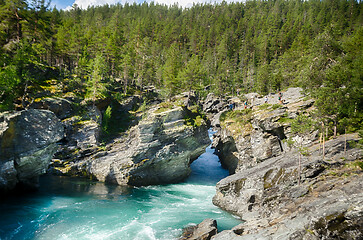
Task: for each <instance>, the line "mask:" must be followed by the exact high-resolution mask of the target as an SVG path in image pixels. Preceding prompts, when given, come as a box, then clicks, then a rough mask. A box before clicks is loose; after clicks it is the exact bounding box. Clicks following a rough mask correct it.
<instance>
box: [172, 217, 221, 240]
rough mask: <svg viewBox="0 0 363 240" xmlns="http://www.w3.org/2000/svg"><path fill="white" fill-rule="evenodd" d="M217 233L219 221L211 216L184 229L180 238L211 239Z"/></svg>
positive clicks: (181, 239)
mask: <svg viewBox="0 0 363 240" xmlns="http://www.w3.org/2000/svg"><path fill="white" fill-rule="evenodd" d="M216 234H217V221H216V220H214V219H211V218H207V219H204V220H203V222H201V223H199V224H198V225H196V226H191V227H187V228H185V229H184V231H183V234H182V237H181V238H179V239H180V240H210V239H211V238H212V237H213V236H214V235H216Z"/></svg>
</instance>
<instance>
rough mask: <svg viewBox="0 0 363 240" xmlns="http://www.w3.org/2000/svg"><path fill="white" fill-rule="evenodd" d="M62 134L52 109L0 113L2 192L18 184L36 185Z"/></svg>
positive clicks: (0, 174) (0, 187) (0, 181)
mask: <svg viewBox="0 0 363 240" xmlns="http://www.w3.org/2000/svg"><path fill="white" fill-rule="evenodd" d="M63 135H64V129H63V126H62V124H61V122H60V121H59V119H58V118H57V117H56V116H55V114H54V113H53V112H51V111H48V110H36V109H30V110H25V111H20V112H4V113H1V114H0V192H3V193H4V192H7V191H9V190H12V189H14V188H15V186H16V185H17V184H22V185H25V186H28V187H34V186H36V185H37V182H38V176H39V175H40V174H42V173H44V172H45V171H46V170H47V168H48V165H49V162H50V160H51V159H52V157H53V154H54V153H55V151H56V149H57V145H56V142H57V141H59V140H61V139H62V138H63Z"/></svg>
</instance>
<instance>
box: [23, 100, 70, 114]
mask: <svg viewBox="0 0 363 240" xmlns="http://www.w3.org/2000/svg"><path fill="white" fill-rule="evenodd" d="M29 108H35V109H45V110H49V111H52V112H54V114H55V115H56V116H57V117H58V118H59V119H65V118H68V117H70V116H71V115H72V113H73V107H72V103H71V102H70V101H69V100H67V99H63V98H57V97H54V98H44V99H42V100H40V101H39V102H33V103H32V104H31V105H30V106H29Z"/></svg>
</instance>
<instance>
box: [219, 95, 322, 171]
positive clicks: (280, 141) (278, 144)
mask: <svg viewBox="0 0 363 240" xmlns="http://www.w3.org/2000/svg"><path fill="white" fill-rule="evenodd" d="M284 96H285V97H284V99H285V100H286V101H285V103H284V104H278V101H277V99H275V98H273V97H271V96H270V98H269V102H268V104H263V102H262V101H263V99H262V98H261V99H258V98H254V99H253V100H250V101H249V105H248V109H245V110H242V109H243V108H242V107H240V108H237V109H236V110H234V112H232V113H231V112H225V113H223V114H228V116H232V117H231V118H230V119H228V118H227V119H225V120H223V119H222V121H221V122H220V125H219V127H217V129H218V132H217V134H216V135H215V137H214V139H213V146H214V147H215V148H216V152H217V154H218V155H219V157H220V159H221V162H222V164H223V165H224V166H225V167H226V168H227V169H228V170H229V171H230V173H235V172H239V171H242V170H244V169H247V168H250V167H253V166H256V165H257V164H258V163H260V162H263V161H265V160H266V159H269V158H271V157H275V156H278V155H281V154H283V153H284V151H289V150H290V148H289V146H288V144H287V143H286V142H287V140H288V139H289V138H290V139H292V140H296V135H294V134H292V133H291V121H292V120H293V119H294V118H295V117H296V116H297V115H298V114H302V113H304V112H309V111H311V110H312V109H313V107H312V105H313V103H314V101H313V100H304V99H303V95H302V94H301V93H300V89H298V88H294V89H289V90H288V91H286V92H285V93H284ZM223 114H222V117H223ZM316 138H317V132H311V133H310V134H307V135H305V136H304V139H301V141H302V142H303V143H304V144H307V143H309V142H312V141H314V140H316Z"/></svg>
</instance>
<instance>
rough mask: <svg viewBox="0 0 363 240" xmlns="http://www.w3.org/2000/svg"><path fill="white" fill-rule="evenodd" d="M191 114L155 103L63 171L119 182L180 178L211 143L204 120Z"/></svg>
mask: <svg viewBox="0 0 363 240" xmlns="http://www.w3.org/2000/svg"><path fill="white" fill-rule="evenodd" d="M192 115H193V114H192V113H191V112H190V111H189V110H188V109H187V108H185V107H175V106H171V107H170V106H164V105H163V104H161V105H158V106H157V107H156V108H153V109H151V110H149V111H147V112H146V113H145V115H144V117H143V119H142V120H141V121H140V122H139V123H138V124H137V125H136V126H134V127H132V128H131V129H130V130H129V132H128V133H127V134H125V135H124V136H123V137H121V138H119V139H117V140H115V141H114V143H113V144H112V145H111V146H108V151H107V152H106V151H98V152H97V153H96V154H93V155H91V156H89V157H86V158H84V159H83V160H81V161H77V162H70V163H68V164H67V166H66V169H62V171H63V172H67V173H68V174H71V175H83V176H89V177H91V178H93V179H97V180H99V181H103V182H110V183H116V184H119V185H134V186H140V185H152V184H163V183H172V182H178V181H181V180H182V179H184V178H185V177H187V176H188V175H189V173H190V171H191V170H190V168H189V165H190V163H191V162H192V161H193V160H195V159H196V158H197V157H198V156H199V155H200V154H202V153H203V152H204V151H205V148H206V147H207V146H208V145H209V144H210V140H209V138H208V132H207V126H206V124H205V122H204V120H203V119H202V118H199V117H196V119H192V118H193V116H192ZM188 121H190V122H189V124H187V123H188Z"/></svg>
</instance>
